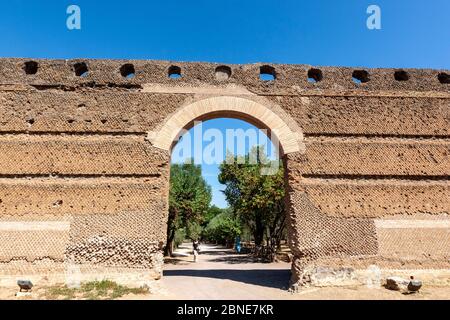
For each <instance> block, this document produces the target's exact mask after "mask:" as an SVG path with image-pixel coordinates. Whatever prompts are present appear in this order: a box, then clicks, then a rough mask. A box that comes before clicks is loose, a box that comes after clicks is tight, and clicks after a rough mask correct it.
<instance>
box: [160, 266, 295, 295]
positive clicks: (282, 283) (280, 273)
mask: <svg viewBox="0 0 450 320" xmlns="http://www.w3.org/2000/svg"><path fill="white" fill-rule="evenodd" d="M163 276H164V277H201V278H214V279H224V280H225V279H226V280H232V281H238V282H243V283H247V284H254V285H258V286H263V287H270V288H276V289H281V290H287V289H288V287H289V280H290V278H291V271H290V270H289V269H272V270H229V269H215V270H164V272H163Z"/></svg>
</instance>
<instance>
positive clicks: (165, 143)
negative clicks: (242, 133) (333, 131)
mask: <svg viewBox="0 0 450 320" xmlns="http://www.w3.org/2000/svg"><path fill="white" fill-rule="evenodd" d="M221 116H222V117H223V116H228V117H232V118H238V119H241V120H245V121H248V122H250V123H253V124H255V125H256V126H258V127H262V128H264V129H267V130H269V131H271V132H272V133H273V134H274V136H275V137H276V138H277V139H278V142H279V143H280V145H281V148H282V152H283V155H286V154H289V153H295V152H303V151H304V148H305V147H304V144H303V133H302V131H301V129H300V127H298V125H297V123H296V122H295V121H294V120H293V119H291V118H290V117H289V115H287V114H286V113H285V111H284V110H283V109H281V108H279V107H277V106H271V107H270V108H269V107H267V106H266V105H263V104H261V103H258V102H255V101H253V100H250V99H245V98H240V97H231V96H219V97H212V98H206V99H202V100H198V101H196V102H194V103H191V104H189V105H187V106H184V107H182V108H181V109H180V110H178V111H177V112H175V113H174V114H172V115H171V116H169V118H168V119H167V120H166V121H165V122H164V124H163V126H162V127H161V128H160V129H159V130H158V131H151V132H149V133H148V136H147V139H148V140H149V141H150V142H151V143H152V144H153V146H155V147H157V148H160V149H163V150H168V151H169V150H170V149H171V147H172V146H173V143H174V141H175V140H176V138H177V137H178V135H179V134H180V132H181V131H182V130H183V129H185V128H188V127H190V126H192V124H193V122H194V121H200V120H207V119H211V118H217V117H221Z"/></svg>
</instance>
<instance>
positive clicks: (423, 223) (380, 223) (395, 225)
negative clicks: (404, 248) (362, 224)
mask: <svg viewBox="0 0 450 320" xmlns="http://www.w3.org/2000/svg"><path fill="white" fill-rule="evenodd" d="M375 226H376V227H377V228H381V229H407V228H420V229H422V228H427V229H428V228H429V229H431V228H433V229H438V228H439V229H440V228H450V220H380V219H378V220H375Z"/></svg>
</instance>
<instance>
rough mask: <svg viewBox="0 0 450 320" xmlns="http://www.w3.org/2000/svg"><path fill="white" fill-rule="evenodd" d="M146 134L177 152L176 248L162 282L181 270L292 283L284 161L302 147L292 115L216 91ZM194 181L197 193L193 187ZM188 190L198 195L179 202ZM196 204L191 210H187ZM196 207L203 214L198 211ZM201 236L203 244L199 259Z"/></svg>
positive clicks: (172, 232) (171, 228)
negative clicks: (221, 95)
mask: <svg viewBox="0 0 450 320" xmlns="http://www.w3.org/2000/svg"><path fill="white" fill-rule="evenodd" d="M231 138H232V139H234V140H233V141H230V139H231ZM148 140H150V142H151V143H152V144H153V145H154V146H156V147H158V148H161V149H165V150H168V151H169V152H171V158H172V160H171V174H170V179H171V187H170V188H171V192H170V195H169V218H168V224H167V227H168V230H167V236H168V237H167V243H168V244H169V246H166V254H169V251H168V248H174V249H175V248H177V249H176V250H173V253H175V254H174V255H173V256H172V257H171V258H167V259H166V261H167V263H166V264H165V271H164V275H165V279H166V280H165V281H166V282H169V283H171V282H172V283H177V284H176V285H175V286H179V285H180V282H179V280H182V279H181V278H179V277H184V278H183V279H184V281H187V283H189V282H188V280H189V279H186V277H188V278H190V277H195V278H196V280H195V281H196V282H198V281H209V283H210V285H211V283H212V282H214V281H222V280H231V281H234V282H236V283H240V284H239V285H249V284H251V285H259V286H261V287H262V288H264V289H262V290H263V291H264V290H266V289H268V288H272V289H273V288H274V287H275V288H278V289H282V288H284V289H287V288H288V286H289V279H290V268H291V265H290V262H289V261H288V260H289V257H290V254H289V247H288V242H287V238H288V228H287V224H286V222H287V221H286V220H288V214H287V212H288V205H287V203H288V202H286V196H287V191H286V190H287V188H286V186H287V184H286V177H285V173H286V172H285V161H286V155H287V154H288V153H293V152H301V151H302V150H303V144H302V134H301V131H300V130H299V129H298V128H297V127H296V126H295V122H293V121H290V119H289V117H288V116H287V115H286V114H285V113H284V112H282V111H279V109H277V108H276V106H270V107H267V106H265V105H263V104H260V103H257V102H254V101H252V100H248V99H242V98H234V97H215V98H209V99H204V100H199V101H196V102H194V103H192V104H190V105H187V106H185V107H182V108H180V109H179V110H178V111H177V112H175V113H174V114H172V115H171V116H170V117H169V118H168V119H167V120H166V121H165V122H164V123H163V124H162V125H161V127H160V128H159V130H158V131H156V132H149V134H148ZM238 140H239V141H238ZM230 145H231V146H233V147H230ZM227 151H228V157H227ZM230 153H231V155H230ZM230 159H231V160H230ZM186 160H189V161H186ZM239 161H240V162H239ZM251 161H253V162H251ZM180 177H181V178H180ZM183 178H186V181H185V182H183V181H181V182H180V180H182V179H183ZM174 179H175V180H174ZM177 179H178V180H177ZM190 184H192V185H195V186H196V191H195V192H188V191H189V190H188V189H189V188H188V186H189V185H190ZM174 188H175V189H174ZM208 188H210V189H209V190H210V194H209V195H208V191H207V190H208ZM264 188H267V189H264ZM205 190H206V191H205ZM177 192H178V193H179V194H181V197H180V198H177V196H176V195H177ZM186 194H187V195H189V196H192V195H193V194H199V195H200V200H198V201H197V200H193V201H186V203H187V204H186V203H182V204H181V205H180V204H179V203H177V201H179V200H180V199H181V200H180V202H183V201H184V200H186ZM208 197H209V198H208ZM205 199H206V200H205ZM202 200H203V203H202ZM191 204H194V209H192V208H189V209H188V210H187V211H186V212H187V213H186V212H184V210H185V209H186V208H188V207H189V206H190V205H191ZM177 205H179V207H177ZM180 208H181V209H180ZM198 208H200V209H199V212H201V213H202V214H198V213H199V212H194V211H195V210H196V209H198ZM268 208H271V209H270V210H269V209H268ZM258 210H259V211H258ZM277 210H278V211H277ZM245 214H247V216H245ZM183 215H184V217H183ZM224 229H225V230H224ZM183 240H185V241H184V243H183ZM196 240H200V241H201V245H200V248H201V249H203V250H201V251H200V252H201V253H200V254H199V255H198V256H197V257H198V260H197V262H194V257H195V256H194V250H193V249H194V247H195V245H193V244H194V241H196ZM177 245H178V246H177ZM170 246H173V247H170ZM202 247H203V248H202ZM268 262H271V263H268ZM268 279H270V281H266V280H268ZM191 280H192V279H191Z"/></svg>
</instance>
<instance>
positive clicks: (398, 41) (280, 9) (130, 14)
mask: <svg viewBox="0 0 450 320" xmlns="http://www.w3.org/2000/svg"><path fill="white" fill-rule="evenodd" d="M71 4H76V5H78V6H79V7H80V8H81V30H68V29H67V27H66V19H67V16H68V15H67V14H66V9H67V7H68V6H69V5H71ZM370 4H376V5H378V6H379V7H380V8H381V24H382V25H381V26H382V29H381V30H369V29H368V28H367V27H366V20H367V17H368V14H367V13H366V9H367V7H368V6H369V5H370ZM449 14H450V1H449V0H431V1H430V0H428V1H425V0H370V1H367V0H341V1H332V0H329V1H325V0H314V1H313V0H305V1H301V0H285V1H283V0H271V1H269V0H258V1H251V0H215V1H212V0H193V1H186V0H178V1H173V0H164V1H148V0H145V1H144V0H142V1H133V0H128V1H99V0H95V1H94V0H71V1H65V0H48V1H42V0H41V1H37V0H21V1H20V0H8V1H3V2H2V5H1V10H0V34H1V36H2V39H1V41H0V57H30V58H79V57H85V58H111V59H114V58H120V59H160V60H181V61H212V62H222V63H252V62H275V63H300V64H312V65H331V66H342V65H344V66H365V67H393V68H408V67H411V68H438V69H450V27H449V22H448V21H449V20H450V19H449ZM208 126H215V127H217V128H219V129H220V130H224V129H225V128H227V127H232V128H233V127H236V126H240V127H243V126H244V127H246V128H247V126H249V125H248V124H247V125H243V124H242V122H239V121H235V120H229V119H228V120H215V121H211V122H210V123H209V124H208ZM203 168H204V171H205V172H204V174H205V177H206V178H207V180H208V182H209V183H210V184H211V185H212V186H213V189H214V202H215V203H216V204H218V205H219V206H224V205H225V202H224V199H223V196H222V197H221V195H220V192H219V189H220V188H221V186H220V185H219V184H218V182H217V179H216V178H215V177H216V175H217V172H218V171H217V166H203Z"/></svg>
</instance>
